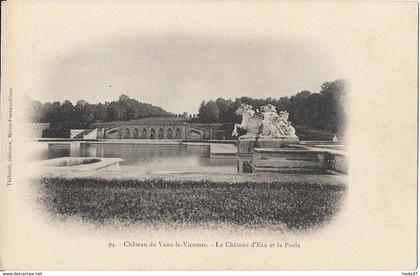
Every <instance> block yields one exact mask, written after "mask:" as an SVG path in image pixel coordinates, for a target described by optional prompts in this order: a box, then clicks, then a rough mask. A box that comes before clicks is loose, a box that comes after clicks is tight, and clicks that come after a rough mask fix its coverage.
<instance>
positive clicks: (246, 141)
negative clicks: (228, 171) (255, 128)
mask: <svg viewBox="0 0 420 276" xmlns="http://www.w3.org/2000/svg"><path fill="white" fill-rule="evenodd" d="M297 143H299V138H298V137H297V136H293V137H290V136H288V137H280V138H259V139H256V138H255V137H247V138H239V140H238V172H243V173H252V172H253V170H252V165H251V161H252V154H253V152H254V148H284V147H285V148H287V147H288V145H294V144H297Z"/></svg>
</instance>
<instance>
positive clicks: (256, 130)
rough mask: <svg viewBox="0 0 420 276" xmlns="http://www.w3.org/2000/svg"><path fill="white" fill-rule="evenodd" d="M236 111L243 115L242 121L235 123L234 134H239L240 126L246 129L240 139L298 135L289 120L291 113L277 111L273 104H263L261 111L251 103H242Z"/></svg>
mask: <svg viewBox="0 0 420 276" xmlns="http://www.w3.org/2000/svg"><path fill="white" fill-rule="evenodd" d="M235 113H236V114H237V115H241V116H242V123H241V124H235V126H234V129H233V132H232V135H233V136H238V128H241V129H244V130H246V134H245V135H242V136H241V137H240V139H245V138H257V137H262V138H264V137H267V138H282V137H297V136H296V133H295V128H294V127H293V126H292V125H291V123H290V121H288V119H289V113H288V112H287V111H280V112H279V113H277V111H276V107H275V106H273V105H271V104H268V105H265V106H262V107H261V111H259V110H258V109H257V111H254V110H253V109H252V106H251V105H248V104H241V106H240V107H239V108H238V109H237V110H236V111H235Z"/></svg>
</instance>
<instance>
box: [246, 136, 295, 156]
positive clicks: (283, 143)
mask: <svg viewBox="0 0 420 276" xmlns="http://www.w3.org/2000/svg"><path fill="white" fill-rule="evenodd" d="M298 143H299V138H298V137H297V136H294V137H280V138H259V139H255V138H253V139H240V138H239V140H238V154H243V153H252V152H253V149H254V148H282V147H287V145H293V144H298Z"/></svg>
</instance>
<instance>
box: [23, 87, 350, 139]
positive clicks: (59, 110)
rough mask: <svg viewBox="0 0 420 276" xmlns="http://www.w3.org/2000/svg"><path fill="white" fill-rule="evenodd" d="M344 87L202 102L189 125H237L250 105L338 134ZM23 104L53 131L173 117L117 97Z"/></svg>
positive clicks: (341, 125)
mask: <svg viewBox="0 0 420 276" xmlns="http://www.w3.org/2000/svg"><path fill="white" fill-rule="evenodd" d="M345 84H346V83H345V81H344V80H341V79H340V80H335V81H332V82H325V83H323V84H322V85H321V89H320V91H319V92H315V93H312V92H310V91H301V92H299V93H297V94H295V95H293V96H290V97H288V96H285V97H280V98H278V99H276V98H271V97H270V98H266V99H254V98H250V97H241V98H236V99H235V100H232V99H223V98H218V99H216V100H210V101H207V102H206V101H203V102H202V103H201V105H200V107H199V112H198V117H197V118H193V120H192V122H198V123H224V124H226V123H228V124H232V123H239V122H240V121H241V117H240V116H238V115H236V114H235V111H236V110H237V109H238V107H239V106H240V105H241V104H242V103H246V104H249V105H252V107H253V108H254V110H257V109H260V108H261V106H264V105H267V104H272V105H274V106H275V107H276V108H277V111H280V110H287V111H288V112H289V120H290V121H291V122H292V124H293V125H294V126H295V127H297V128H299V129H312V130H321V131H328V132H332V133H342V131H343V129H344V124H345V118H346V116H345V115H346V109H345V104H344V102H345V97H346V85H345ZM27 104H28V105H29V106H27V109H29V110H30V121H32V122H39V123H50V124H51V126H52V127H53V128H54V127H58V128H89V127H91V124H92V123H100V122H113V121H129V120H135V119H141V118H147V117H173V116H177V115H176V114H173V113H170V112H167V111H165V110H164V109H162V108H161V107H158V106H153V105H151V104H148V103H142V102H139V101H138V100H136V99H131V98H130V97H128V96H127V95H121V96H120V97H119V99H118V100H117V101H112V102H105V103H97V104H90V103H88V102H86V101H84V100H79V101H78V102H77V103H76V104H75V105H73V104H72V103H71V102H70V101H68V100H65V101H64V102H63V103H60V102H53V103H50V102H46V103H41V102H39V101H34V100H29V101H28V102H27ZM178 116H179V115H178Z"/></svg>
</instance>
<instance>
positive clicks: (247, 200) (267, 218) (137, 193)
mask: <svg viewBox="0 0 420 276" xmlns="http://www.w3.org/2000/svg"><path fill="white" fill-rule="evenodd" d="M345 192H346V185H345V184H344V183H343V182H342V181H341V180H340V178H335V176H314V177H312V176H308V175H288V176H285V177H281V176H279V175H277V176H275V177H268V178H267V177H266V178H264V177H258V176H257V177H255V175H254V176H244V177H239V178H238V177H234V176H232V177H222V176H220V177H219V178H217V177H200V176H194V175H181V176H179V177H173V176H166V177H146V178H134V177H132V178H124V177H118V176H117V177H109V176H105V177H97V176H94V177H82V178H78V177H66V176H58V177H44V178H41V179H40V186H39V193H38V195H39V199H38V200H39V203H40V204H41V206H42V207H43V208H44V209H46V210H47V211H48V212H49V213H51V214H53V215H56V216H59V217H68V216H71V217H75V218H77V219H81V220H83V221H89V222H93V223H99V224H106V223H107V221H115V220H117V221H119V222H121V223H124V224H125V223H126V224H130V223H142V224H145V225H148V224H150V225H157V224H162V223H163V224H170V225H172V224H173V225H191V224H195V225H206V224H211V225H233V226H240V227H250V228H260V227H269V228H274V229H276V228H277V229H282V230H286V231H297V230H305V229H311V228H316V227H320V226H322V225H323V224H325V223H327V222H328V221H330V220H331V219H332V218H333V217H334V215H335V214H336V212H337V211H338V210H339V209H340V207H341V204H342V199H343V197H344V195H345Z"/></svg>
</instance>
